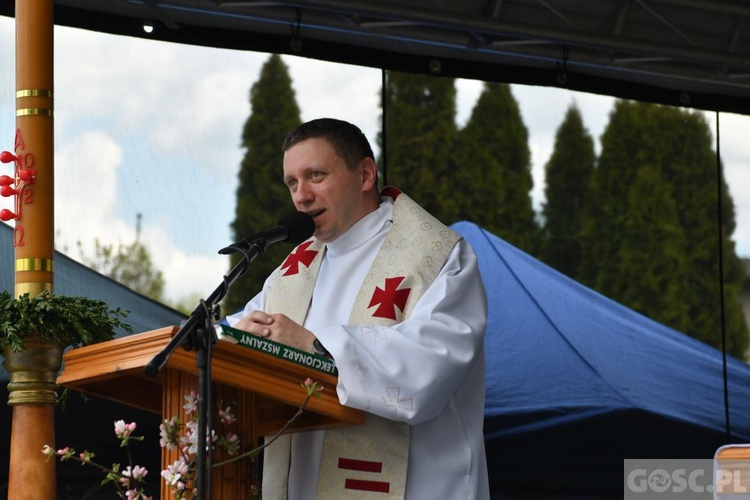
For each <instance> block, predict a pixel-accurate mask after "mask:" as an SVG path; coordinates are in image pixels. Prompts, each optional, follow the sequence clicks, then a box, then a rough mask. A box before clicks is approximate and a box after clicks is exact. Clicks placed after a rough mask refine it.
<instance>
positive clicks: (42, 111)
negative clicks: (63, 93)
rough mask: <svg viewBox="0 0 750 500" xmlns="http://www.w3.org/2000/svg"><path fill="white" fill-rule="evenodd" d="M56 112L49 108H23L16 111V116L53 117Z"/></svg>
mask: <svg viewBox="0 0 750 500" xmlns="http://www.w3.org/2000/svg"><path fill="white" fill-rule="evenodd" d="M53 114H54V111H53V110H51V109H47V108H21V109H17V110H16V116H28V115H34V116H52V115H53Z"/></svg>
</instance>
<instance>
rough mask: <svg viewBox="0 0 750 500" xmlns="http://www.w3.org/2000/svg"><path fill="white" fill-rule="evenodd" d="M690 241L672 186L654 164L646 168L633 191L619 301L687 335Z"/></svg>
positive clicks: (620, 256) (619, 278)
mask: <svg viewBox="0 0 750 500" xmlns="http://www.w3.org/2000/svg"><path fill="white" fill-rule="evenodd" d="M687 250H688V249H687V241H686V239H685V234H684V232H683V230H682V227H681V226H680V223H679V220H678V214H677V208H676V205H675V202H674V200H673V199H672V194H671V189H670V186H669V184H667V182H666V181H665V180H664V178H663V176H662V174H661V171H660V170H659V169H658V168H657V167H655V166H653V165H650V164H646V165H644V166H643V167H641V168H640V169H639V170H638V172H637V173H636V178H635V181H634V182H633V184H632V185H631V186H630V190H629V192H628V213H627V214H626V220H625V238H624V239H623V246H622V247H621V248H620V249H619V253H618V255H617V260H618V261H619V263H620V273H619V274H618V276H617V278H616V281H615V283H614V287H615V288H616V289H617V290H618V292H619V300H620V301H621V302H623V303H624V304H627V305H628V306H629V307H631V308H633V309H635V310H636V311H639V312H641V313H643V314H644V315H646V316H648V317H650V318H652V319H654V320H656V321H659V322H661V323H664V324H666V325H669V326H671V327H672V328H675V329H677V330H679V331H682V332H687V331H690V317H689V315H688V312H689V311H688V273H689V269H690V268H689V265H690V263H689V262H688V260H687V255H688V251H687Z"/></svg>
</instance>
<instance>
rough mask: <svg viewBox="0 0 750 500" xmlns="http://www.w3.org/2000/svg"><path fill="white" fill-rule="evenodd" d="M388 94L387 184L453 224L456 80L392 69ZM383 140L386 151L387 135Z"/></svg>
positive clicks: (381, 141)
mask: <svg viewBox="0 0 750 500" xmlns="http://www.w3.org/2000/svg"><path fill="white" fill-rule="evenodd" d="M385 94H386V98H385V99H386V101H385V102H384V103H382V105H383V106H384V107H387V112H386V117H387V122H386V134H387V136H386V148H385V149H386V151H385V152H386V154H387V158H386V165H387V174H388V175H387V176H388V183H389V184H391V185H392V186H395V187H397V188H399V189H401V190H402V191H403V192H405V193H406V194H407V195H409V196H410V197H411V198H412V199H414V200H415V201H416V202H418V203H419V204H421V205H422V206H423V207H424V208H425V209H426V210H427V211H429V212H430V213H432V215H434V216H435V217H437V218H438V219H440V220H441V221H442V222H444V223H446V224H450V223H451V222H453V217H452V216H453V214H454V213H455V211H452V206H451V203H452V199H451V195H452V190H451V183H452V176H453V172H450V171H449V156H450V153H451V148H452V146H453V141H454V139H455V135H456V85H455V80H453V79H452V78H445V77H436V76H426V75H418V74H411V73H397V72H392V71H389V72H388V73H387V79H386V92H385ZM378 139H379V143H380V146H381V151H383V138H382V135H379V137H378ZM379 163H380V164H381V167H382V164H383V161H382V160H381V161H380V162H379Z"/></svg>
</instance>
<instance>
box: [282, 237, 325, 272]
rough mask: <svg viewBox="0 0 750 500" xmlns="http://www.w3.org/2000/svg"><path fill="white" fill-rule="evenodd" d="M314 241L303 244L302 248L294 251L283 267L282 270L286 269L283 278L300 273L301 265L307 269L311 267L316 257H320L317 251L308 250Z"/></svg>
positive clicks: (299, 247)
mask: <svg viewBox="0 0 750 500" xmlns="http://www.w3.org/2000/svg"><path fill="white" fill-rule="evenodd" d="M312 243H313V242H312V240H310V241H306V242H304V243H302V244H301V245H300V246H298V247H297V248H295V249H294V252H292V253H290V254H289V256H288V257H287V258H286V260H285V261H284V263H283V264H282V265H281V269H282V270H283V269H286V272H284V274H282V276H292V275H294V274H298V273H299V265H300V263H301V264H302V265H304V266H305V267H310V264H312V261H313V260H314V259H315V256H316V255H318V251H317V250H308V248H309V247H310V245H312Z"/></svg>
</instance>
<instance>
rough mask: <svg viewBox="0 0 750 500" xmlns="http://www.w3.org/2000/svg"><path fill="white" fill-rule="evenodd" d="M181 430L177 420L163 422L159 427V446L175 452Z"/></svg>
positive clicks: (175, 418)
mask: <svg viewBox="0 0 750 500" xmlns="http://www.w3.org/2000/svg"><path fill="white" fill-rule="evenodd" d="M181 428H182V426H181V425H180V419H179V418H177V417H172V418H171V419H169V420H165V421H164V423H163V424H161V425H160V426H159V437H160V439H159V445H160V446H161V447H162V448H167V449H169V450H176V449H177V443H178V442H179V433H180V429H181Z"/></svg>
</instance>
